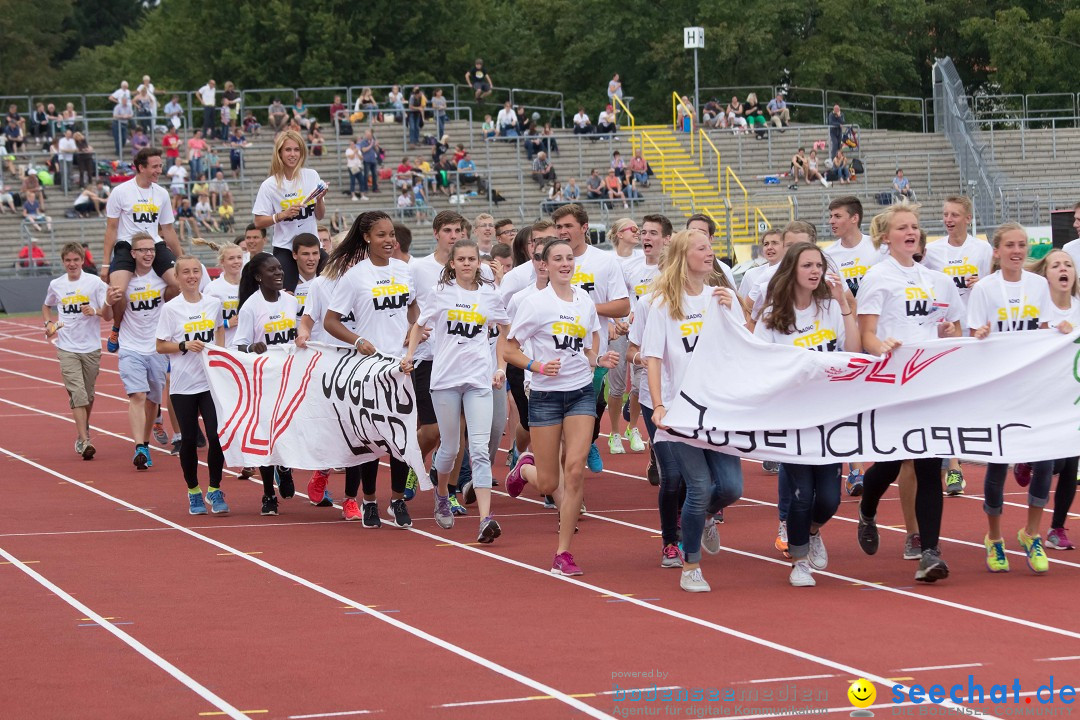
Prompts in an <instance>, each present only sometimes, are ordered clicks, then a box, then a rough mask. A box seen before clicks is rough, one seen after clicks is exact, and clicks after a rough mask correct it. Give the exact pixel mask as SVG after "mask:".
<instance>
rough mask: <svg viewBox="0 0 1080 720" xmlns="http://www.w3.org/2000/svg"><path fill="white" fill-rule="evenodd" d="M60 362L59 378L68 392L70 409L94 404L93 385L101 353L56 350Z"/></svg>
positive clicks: (97, 351)
mask: <svg viewBox="0 0 1080 720" xmlns="http://www.w3.org/2000/svg"><path fill="white" fill-rule="evenodd" d="M56 356H57V358H59V360H60V376H61V377H62V378H63V379H64V389H65V390H67V392H68V401H69V402H70V403H71V407H73V408H77V407H86V406H87V405H89V404H90V403H92V402H94V383H95V382H96V381H97V376H98V371H99V370H100V369H101V351H100V350H94V351H93V352H88V353H73V352H68V351H67V350H61V349H60V348H56Z"/></svg>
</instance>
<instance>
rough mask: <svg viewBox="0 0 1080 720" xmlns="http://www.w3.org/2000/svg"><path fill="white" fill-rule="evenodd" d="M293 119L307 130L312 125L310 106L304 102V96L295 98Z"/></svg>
mask: <svg viewBox="0 0 1080 720" xmlns="http://www.w3.org/2000/svg"><path fill="white" fill-rule="evenodd" d="M292 120H293V122H295V123H296V124H297V125H299V126H300V127H302V128H304V129H305V130H307V129H308V128H309V127H310V126H311V116H310V115H309V114H308V106H307V105H305V104H304V98H302V97H300V96H299V95H297V96H296V99H295V100H293V106H292Z"/></svg>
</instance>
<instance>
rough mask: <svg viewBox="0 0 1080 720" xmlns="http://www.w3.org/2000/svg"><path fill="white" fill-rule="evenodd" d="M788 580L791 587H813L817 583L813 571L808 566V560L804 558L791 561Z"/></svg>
mask: <svg viewBox="0 0 1080 720" xmlns="http://www.w3.org/2000/svg"><path fill="white" fill-rule="evenodd" d="M788 582H789V583H791V586H792V587H814V586H815V585H817V582H816V581H815V580H814V571H813V570H811V568H810V562H809V561H808V560H806V559H805V558H800V559H798V560H796V561H795V562H794V563H792V565H791V574H790V575H788Z"/></svg>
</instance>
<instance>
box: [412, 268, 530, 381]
mask: <svg viewBox="0 0 1080 720" xmlns="http://www.w3.org/2000/svg"><path fill="white" fill-rule="evenodd" d="M509 322H510V318H509V317H507V314H506V309H505V308H504V307H503V304H502V301H501V300H499V295H498V293H497V292H496V291H495V288H494V287H492V286H490V285H480V286H479V287H478V288H477V289H476V290H465V289H463V288H461V287H458V285H456V284H455V283H453V282H451V283H450V284H449V285H444V286H442V287H439V288H438V289H437V290H436V291H435V293H434V295H433V297H432V298H431V301H430V302H428V304H427V306H426V307H425V308H424V310H423V312H422V313H421V314H420V317H419V323H420V324H421V325H423V326H425V327H430V328H431V337H430V338H429V340H430V342H431V345H432V353H433V355H434V359H433V360H432V364H431V389H432V390H444V389H447V388H456V387H462V386H464V387H470V388H489V387H491V381H492V375H493V374H494V372H495V365H494V361H495V358H494V357H493V355H492V353H491V343H490V337H491V336H490V333H489V330H490V329H491V328H494V327H495V326H496V325H507V324H509Z"/></svg>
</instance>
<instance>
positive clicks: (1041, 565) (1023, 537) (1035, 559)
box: [1016, 528, 1050, 573]
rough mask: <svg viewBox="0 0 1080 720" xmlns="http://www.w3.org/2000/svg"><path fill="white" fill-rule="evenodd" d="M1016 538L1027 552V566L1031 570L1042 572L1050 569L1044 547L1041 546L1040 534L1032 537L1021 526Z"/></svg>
mask: <svg viewBox="0 0 1080 720" xmlns="http://www.w3.org/2000/svg"><path fill="white" fill-rule="evenodd" d="M1016 539H1017V540H1019V541H1020V547H1022V548H1024V552H1025V553H1027V563H1028V567H1029V568H1031V569H1032V571H1033V572H1037V573H1044V572H1046V571H1047V570H1049V569H1050V561H1049V560H1047V558H1046V548H1044V547H1043V540H1042V536H1041V535H1036V536H1034V537H1032V536H1031V535H1028V534H1027V533H1026V532H1024V530H1023V528H1021V530H1020V532H1018V533H1016Z"/></svg>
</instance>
